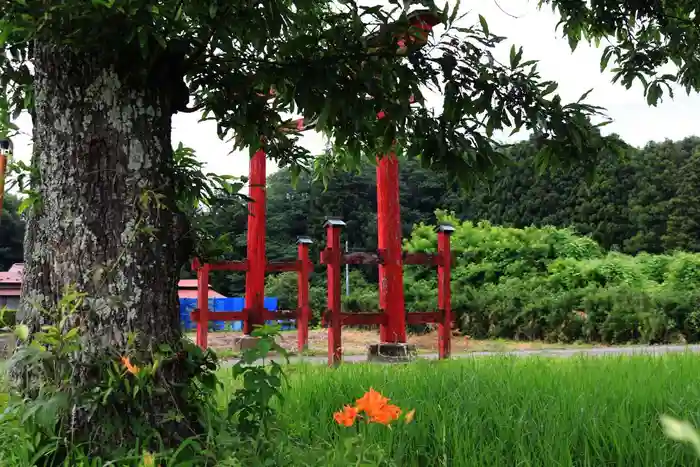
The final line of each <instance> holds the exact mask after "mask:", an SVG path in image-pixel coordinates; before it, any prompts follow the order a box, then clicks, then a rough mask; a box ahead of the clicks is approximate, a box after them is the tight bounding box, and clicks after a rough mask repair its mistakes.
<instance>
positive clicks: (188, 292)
mask: <svg viewBox="0 0 700 467" xmlns="http://www.w3.org/2000/svg"><path fill="white" fill-rule="evenodd" d="M177 296H178V298H197V289H180V290H178V291H177ZM212 298H226V297H225V296H223V295H221V294H220V293H219V292H217V291H216V290H212V289H209V299H212Z"/></svg>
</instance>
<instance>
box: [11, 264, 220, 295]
mask: <svg viewBox="0 0 700 467" xmlns="http://www.w3.org/2000/svg"><path fill="white" fill-rule="evenodd" d="M23 272H24V264H23V263H16V264H13V265H12V267H11V268H10V269H9V271H5V272H0V297H17V296H19V294H20V290H21V288H22V273H23ZM177 286H178V291H177V295H178V297H179V298H197V279H181V280H180V282H178V284H177ZM209 298H210V299H211V298H226V297H225V296H224V295H221V294H220V293H219V292H217V291H216V290H214V289H212V288H211V287H209Z"/></svg>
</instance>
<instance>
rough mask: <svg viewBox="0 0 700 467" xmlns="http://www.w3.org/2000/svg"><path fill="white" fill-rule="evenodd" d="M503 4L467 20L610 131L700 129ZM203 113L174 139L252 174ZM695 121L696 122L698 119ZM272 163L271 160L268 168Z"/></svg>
mask: <svg viewBox="0 0 700 467" xmlns="http://www.w3.org/2000/svg"><path fill="white" fill-rule="evenodd" d="M438 3H439V2H438ZM464 3H466V2H463V4H464ZM499 3H500V5H501V6H502V7H503V9H504V10H505V12H504V11H502V10H501V9H500V8H499V6H498V5H497V4H496V2H495V1H494V0H479V1H478V2H469V6H470V7H471V8H472V10H471V11H470V16H469V17H468V19H467V20H468V21H472V22H476V21H477V19H476V18H477V14H482V15H483V16H484V17H486V19H487V20H488V23H489V27H490V30H491V32H492V33H494V34H498V35H502V36H507V37H508V40H507V41H506V42H505V43H504V44H502V50H499V54H502V56H503V57H504V59H506V58H507V53H508V50H509V49H510V45H511V44H517V45H522V46H523V47H524V57H525V59H537V60H539V61H540V65H539V71H540V74H541V75H542V77H543V78H545V79H551V80H554V81H557V82H558V83H559V92H560V94H561V95H562V97H563V98H564V100H575V99H578V97H579V96H580V95H581V94H583V93H584V92H585V91H587V90H588V89H591V88H593V89H594V91H593V92H592V93H591V94H590V96H589V98H588V102H590V103H592V104H597V105H601V106H603V107H605V108H606V109H607V110H608V114H609V115H610V117H612V118H613V120H614V122H613V123H612V124H610V125H608V126H607V127H606V129H605V131H606V132H608V133H610V132H614V133H618V134H620V135H621V136H622V137H623V138H624V140H625V141H627V142H628V143H630V144H633V145H635V146H643V145H644V144H646V143H647V142H648V141H661V140H664V139H667V138H668V139H674V140H675V139H680V138H684V137H686V136H691V135H694V134H698V133H700V132H698V131H697V129H696V125H698V123H697V122H698V119H697V112H698V109H700V97H698V95H691V96H687V95H685V94H684V93H683V92H682V91H680V90H679V91H678V92H677V93H676V97H675V100H670V99H668V98H667V99H666V100H665V101H664V102H663V103H661V104H659V106H658V107H656V108H654V107H648V106H647V104H646V100H645V99H644V97H643V94H642V91H641V89H640V88H638V87H637V88H632V89H631V90H629V91H628V90H626V89H625V88H624V87H623V86H621V85H619V84H618V85H613V84H611V83H610V79H611V76H612V75H611V73H609V72H606V73H600V68H599V63H600V53H601V51H600V50H596V49H595V48H592V47H589V46H587V45H585V44H581V45H579V47H578V49H577V50H576V52H574V53H573V54H572V53H571V50H570V48H569V45H568V43H567V41H566V40H564V39H562V38H561V33H560V32H557V31H555V25H556V23H557V20H558V18H557V17H556V16H555V15H554V14H553V13H551V12H550V11H549V10H546V11H538V10H537V7H536V5H537V0H500V1H499ZM603 46H604V44H603ZM693 109H695V110H694V111H693ZM693 117H696V118H693ZM198 118H199V117H198V116H197V115H196V114H177V115H175V117H174V129H173V143H174V144H177V143H178V142H180V141H181V142H182V143H183V144H185V145H186V146H189V147H191V148H194V149H195V151H196V152H197V155H198V157H199V158H200V159H201V160H202V161H204V162H205V163H206V165H207V169H208V170H210V171H213V172H216V173H219V174H231V175H247V173H248V160H247V154H246V153H234V154H229V152H230V150H231V147H230V145H229V144H227V143H224V142H222V141H220V140H219V139H218V138H217V136H216V125H215V124H214V123H213V122H203V123H198ZM693 121H695V122H696V123H695V124H693ZM17 123H18V124H19V126H20V129H21V131H22V132H23V135H21V136H19V137H17V138H15V139H14V143H15V156H16V157H18V158H20V159H22V160H28V157H29V154H30V152H31V140H30V138H29V136H28V135H29V134H31V122H30V120H29V117H27V116H24V117H22V118H20V120H19V121H18V122H17ZM525 136H526V135H523V137H525ZM304 144H305V146H306V147H308V148H309V149H310V150H312V151H316V152H320V151H321V150H322V148H323V140H322V138H321V137H320V136H319V135H317V134H314V133H310V134H307V135H305V137H304ZM271 165H272V164H268V167H269V166H271ZM270 170H274V167H270Z"/></svg>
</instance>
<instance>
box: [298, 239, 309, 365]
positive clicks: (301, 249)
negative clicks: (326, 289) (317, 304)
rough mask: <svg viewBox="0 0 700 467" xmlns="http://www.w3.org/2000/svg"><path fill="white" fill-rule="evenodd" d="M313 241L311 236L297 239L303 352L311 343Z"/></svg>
mask: <svg viewBox="0 0 700 467" xmlns="http://www.w3.org/2000/svg"><path fill="white" fill-rule="evenodd" d="M312 243H313V242H312V241H311V239H310V238H309V237H299V238H298V239H297V245H298V246H297V258H298V261H299V270H298V272H297V348H298V350H299V352H303V351H304V350H306V349H307V347H308V345H309V320H310V319H311V307H309V275H310V274H311V261H309V245H311V244H312Z"/></svg>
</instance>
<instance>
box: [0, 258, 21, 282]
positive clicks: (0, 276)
mask: <svg viewBox="0 0 700 467" xmlns="http://www.w3.org/2000/svg"><path fill="white" fill-rule="evenodd" d="M22 272H24V264H22V263H17V264H13V265H12V267H11V268H10V270H9V271H6V272H0V285H2V284H12V285H15V284H16V285H21V284H22Z"/></svg>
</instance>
